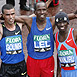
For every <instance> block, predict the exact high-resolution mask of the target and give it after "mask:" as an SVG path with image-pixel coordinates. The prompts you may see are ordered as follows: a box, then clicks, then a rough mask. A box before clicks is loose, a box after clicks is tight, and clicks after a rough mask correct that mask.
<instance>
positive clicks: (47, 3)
mask: <svg viewBox="0 0 77 77" xmlns="http://www.w3.org/2000/svg"><path fill="white" fill-rule="evenodd" d="M52 1H53V0H48V1H47V2H46V5H47V8H48V7H49V5H50V3H51V2H52Z"/></svg>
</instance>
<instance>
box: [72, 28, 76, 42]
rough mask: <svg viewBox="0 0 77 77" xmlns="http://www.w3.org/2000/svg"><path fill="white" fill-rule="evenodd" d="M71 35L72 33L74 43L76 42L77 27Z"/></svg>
mask: <svg viewBox="0 0 77 77" xmlns="http://www.w3.org/2000/svg"><path fill="white" fill-rule="evenodd" d="M73 35H74V39H75V43H76V44H77V29H74V31H73Z"/></svg>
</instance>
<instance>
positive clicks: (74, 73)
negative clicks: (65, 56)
mask: <svg viewBox="0 0 77 77" xmlns="http://www.w3.org/2000/svg"><path fill="white" fill-rule="evenodd" d="M61 75H62V77H77V70H63V69H62V70H61Z"/></svg>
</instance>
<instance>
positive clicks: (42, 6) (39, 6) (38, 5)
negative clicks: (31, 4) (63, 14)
mask: <svg viewBox="0 0 77 77" xmlns="http://www.w3.org/2000/svg"><path fill="white" fill-rule="evenodd" d="M39 8H46V4H45V3H43V2H41V3H37V5H36V9H39Z"/></svg>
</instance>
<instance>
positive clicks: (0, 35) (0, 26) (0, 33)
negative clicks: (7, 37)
mask: <svg viewBox="0 0 77 77" xmlns="http://www.w3.org/2000/svg"><path fill="white" fill-rule="evenodd" d="M2 35H3V28H2V25H1V24H0V40H1V39H2Z"/></svg>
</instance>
